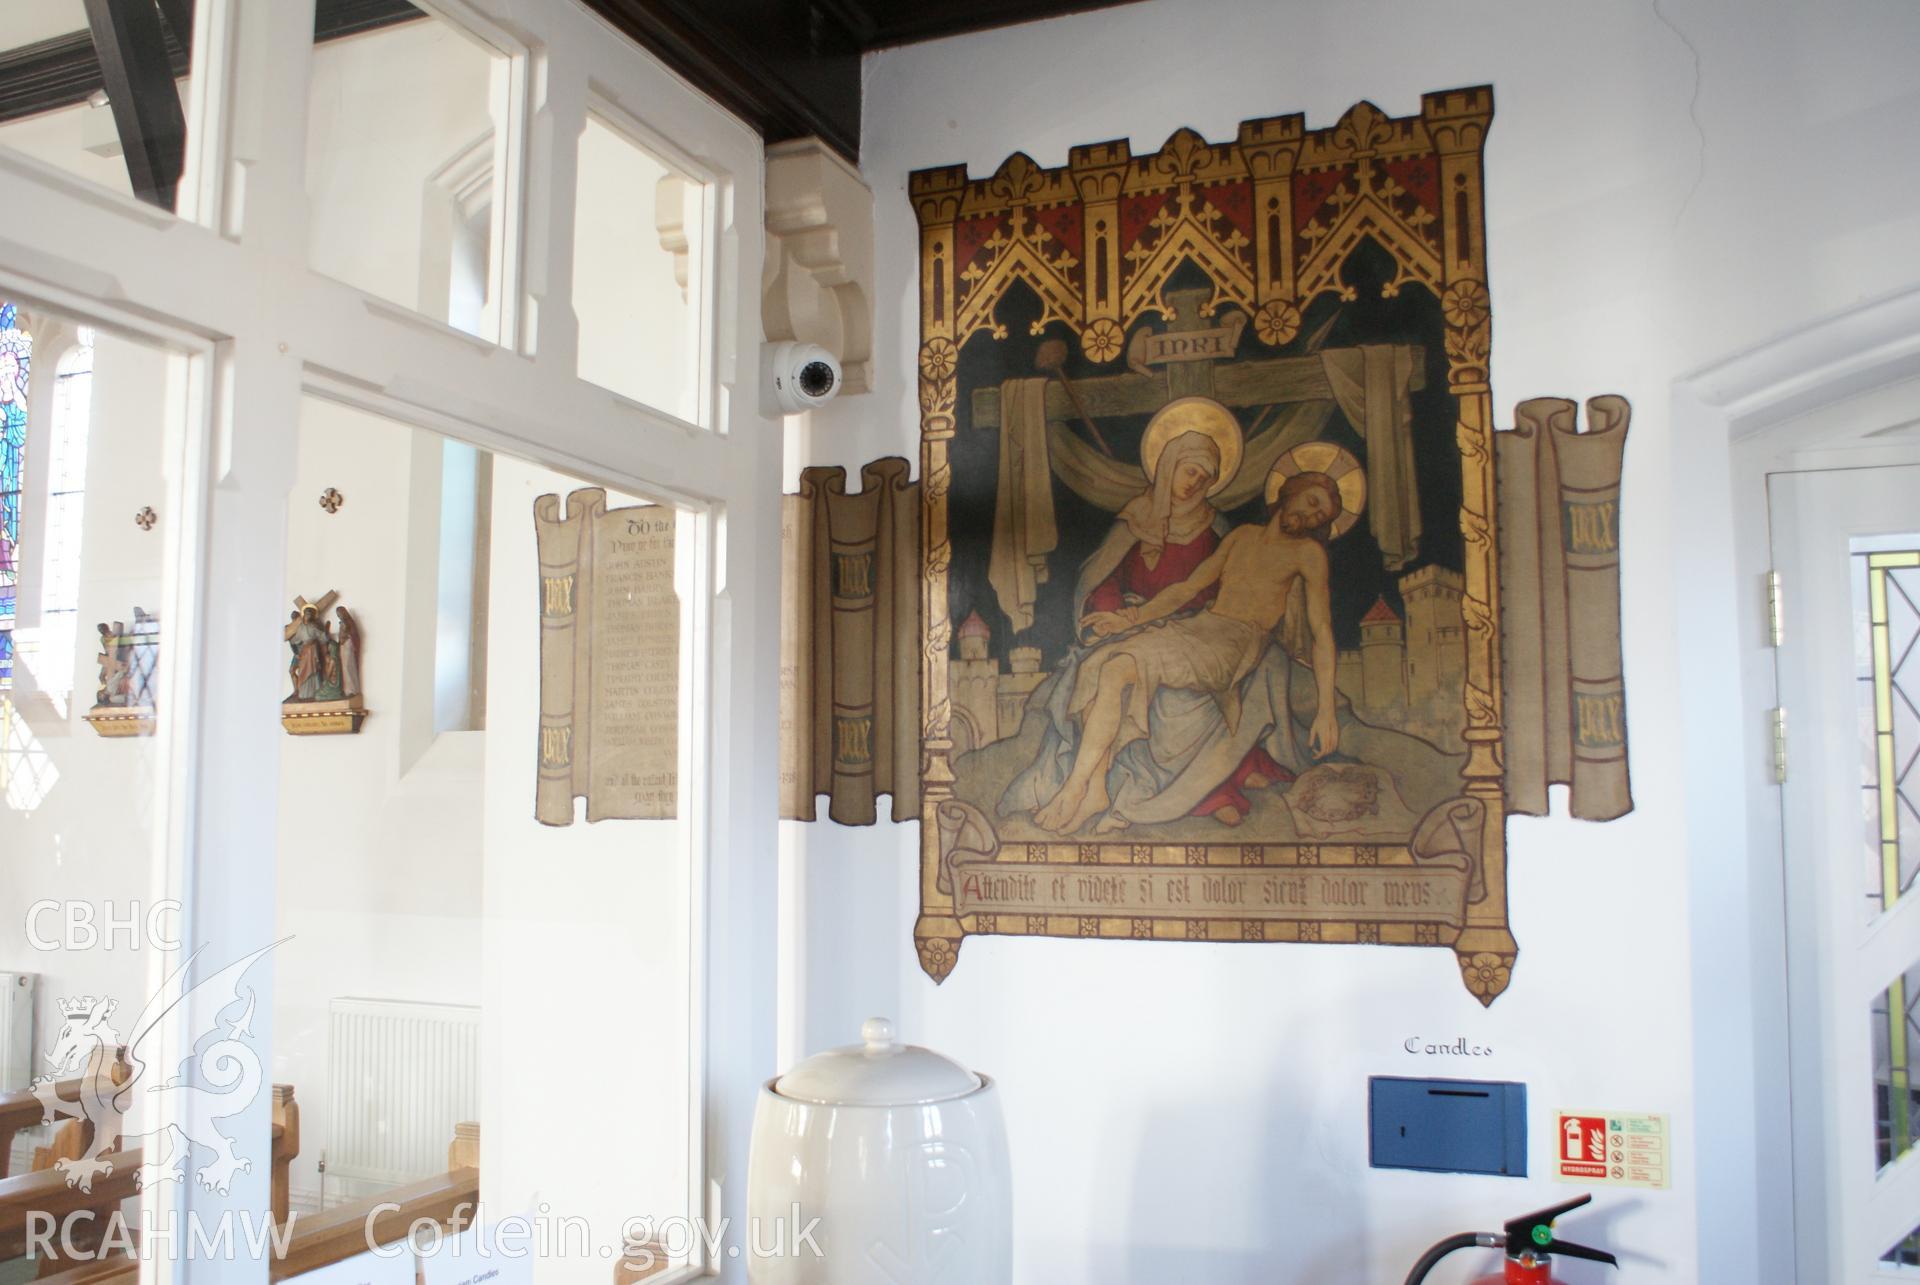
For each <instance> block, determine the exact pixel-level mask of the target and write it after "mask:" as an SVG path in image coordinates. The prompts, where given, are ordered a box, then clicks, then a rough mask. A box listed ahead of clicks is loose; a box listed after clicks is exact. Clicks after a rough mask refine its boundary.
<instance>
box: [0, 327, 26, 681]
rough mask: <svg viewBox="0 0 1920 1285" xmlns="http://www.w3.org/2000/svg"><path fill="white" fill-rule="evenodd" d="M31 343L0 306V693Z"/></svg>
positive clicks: (9, 638)
mask: <svg viewBox="0 0 1920 1285" xmlns="http://www.w3.org/2000/svg"><path fill="white" fill-rule="evenodd" d="M32 366H33V339H32V337H31V336H30V335H28V334H27V332H26V331H24V330H22V329H20V327H19V324H18V320H17V318H16V316H15V314H14V306H13V305H12V304H10V303H3V302H0V691H7V690H10V689H11V688H12V687H13V599H14V594H15V592H16V590H17V588H18V584H19V579H20V483H21V476H22V472H23V470H24V469H25V467H26V453H27V376H28V374H29V373H30V372H31V370H32Z"/></svg>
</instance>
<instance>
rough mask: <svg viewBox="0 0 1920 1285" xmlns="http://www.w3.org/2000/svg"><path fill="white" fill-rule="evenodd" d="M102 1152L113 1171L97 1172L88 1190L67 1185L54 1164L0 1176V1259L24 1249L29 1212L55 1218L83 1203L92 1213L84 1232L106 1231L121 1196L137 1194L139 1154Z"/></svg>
mask: <svg viewBox="0 0 1920 1285" xmlns="http://www.w3.org/2000/svg"><path fill="white" fill-rule="evenodd" d="M100 1158H101V1159H102V1160H106V1161H108V1162H110V1163H111V1164H112V1165H113V1172H112V1173H104V1174H99V1175H97V1176H95V1178H94V1180H93V1190H92V1191H82V1190H80V1189H79V1188H78V1187H69V1186H68V1185H67V1178H66V1175H65V1174H63V1173H61V1172H60V1171H59V1170H58V1169H42V1170H41V1171H40V1172H38V1173H24V1174H20V1175H19V1176H18V1177H14V1178H0V1261H5V1260H7V1259H12V1258H19V1257H20V1256H22V1255H23V1254H25V1253H26V1252H27V1235H28V1231H29V1219H30V1217H31V1216H32V1215H33V1214H47V1215H51V1216H52V1217H53V1218H54V1219H55V1220H59V1219H62V1218H65V1217H66V1216H67V1215H68V1214H72V1213H78V1212H79V1211H80V1210H83V1209H85V1210H91V1211H92V1212H93V1214H94V1219H93V1221H92V1222H91V1223H88V1224H87V1225H86V1227H85V1229H84V1230H85V1232H86V1233H88V1234H89V1235H91V1236H93V1237H98V1236H101V1235H104V1234H105V1233H106V1227H105V1226H104V1223H105V1220H106V1218H107V1216H108V1215H109V1214H110V1213H111V1212H112V1211H113V1210H114V1209H115V1208H117V1207H118V1206H119V1204H120V1202H121V1201H123V1200H125V1199H127V1198H128V1197H129V1196H133V1195H137V1194H139V1191H140V1161H141V1154H140V1152H139V1151H138V1150H134V1151H110V1152H108V1153H107V1154H105V1155H103V1156H102V1157H100ZM76 1238H77V1237H76ZM54 1248H55V1250H56V1251H57V1250H58V1248H59V1238H58V1235H57V1234H56V1236H55V1239H54Z"/></svg>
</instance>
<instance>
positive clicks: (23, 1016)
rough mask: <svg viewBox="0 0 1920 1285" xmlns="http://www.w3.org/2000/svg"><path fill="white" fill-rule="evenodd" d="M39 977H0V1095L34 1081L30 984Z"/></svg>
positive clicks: (27, 975)
mask: <svg viewBox="0 0 1920 1285" xmlns="http://www.w3.org/2000/svg"><path fill="white" fill-rule="evenodd" d="M38 976H39V974H38V973H0V1093H12V1092H14V1091H16V1090H18V1089H24V1088H26V1087H27V1085H28V1084H29V1083H30V1082H31V1081H32V1080H33V983H34V979H35V978H37V977H38Z"/></svg>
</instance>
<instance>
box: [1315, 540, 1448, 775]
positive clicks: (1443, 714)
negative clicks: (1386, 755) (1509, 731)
mask: <svg viewBox="0 0 1920 1285" xmlns="http://www.w3.org/2000/svg"><path fill="white" fill-rule="evenodd" d="M1464 591H1465V583H1464V582H1463V581H1462V579H1461V577H1460V574H1459V573H1458V572H1456V571H1449V570H1447V569H1446V568H1444V567H1422V568H1420V569H1419V570H1418V571H1414V572H1410V573H1409V574H1407V575H1405V576H1402V577H1401V578H1400V600H1401V602H1402V603H1404V604H1405V606H1406V612H1407V615H1406V619H1405V620H1402V619H1401V618H1400V616H1399V614H1398V613H1397V612H1395V611H1394V609H1393V608H1392V607H1391V606H1389V605H1388V604H1387V600H1386V599H1385V598H1380V599H1377V600H1376V601H1375V602H1374V604H1373V606H1372V607H1371V608H1369V609H1368V611H1367V614H1366V615H1364V616H1362V617H1360V647H1359V650H1358V651H1343V652H1341V653H1340V658H1339V668H1338V672H1337V674H1336V682H1337V684H1338V686H1339V688H1340V690H1341V691H1342V692H1344V693H1346V696H1347V699H1348V700H1350V701H1352V702H1353V705H1354V709H1355V711H1356V712H1357V713H1358V714H1359V715H1360V717H1361V718H1363V719H1365V720H1366V721H1367V722H1369V723H1372V724H1374V725H1375V726H1377V727H1391V728H1395V729H1397V730H1399V731H1403V732H1411V733H1413V734H1414V735H1416V736H1420V737H1423V738H1425V739H1427V740H1429V741H1432V742H1433V743H1434V744H1435V745H1438V746H1440V747H1441V748H1442V749H1447V750H1456V751H1457V750H1460V749H1462V748H1463V744H1462V741H1461V735H1460V734H1461V731H1462V729H1463V727H1464V725H1465V721H1466V715H1465V712H1464V707H1463V705H1462V703H1461V686H1460V685H1461V682H1462V680H1463V679H1464V677H1465V673H1466V660H1467V649H1466V621H1465V618H1464V617H1463V616H1462V614H1461V610H1460V599H1461V597H1462V595H1463V593H1464Z"/></svg>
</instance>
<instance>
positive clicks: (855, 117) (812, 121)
mask: <svg viewBox="0 0 1920 1285" xmlns="http://www.w3.org/2000/svg"><path fill="white" fill-rule="evenodd" d="M587 4H588V6H589V7H590V8H592V9H594V10H595V11H597V12H598V13H599V14H600V15H601V16H602V17H604V18H606V19H607V21H609V22H611V23H612V24H613V25H614V26H615V27H617V28H619V29H620V31H621V32H622V33H623V34H625V35H626V36H628V37H630V38H631V39H632V40H633V41H634V42H635V43H637V44H639V45H640V46H641V47H642V48H644V49H647V50H649V51H650V52H652V53H653V54H655V55H656V56H657V57H659V58H660V60H661V61H662V62H664V63H666V64H667V65H668V66H669V67H671V68H673V70H674V71H676V72H678V73H679V74H680V75H682V76H684V77H685V78H686V79H688V80H689V81H691V82H693V84H694V86H695V87H696V88H698V89H700V90H701V91H702V92H703V93H706V94H709V95H711V96H712V97H713V98H715V99H716V100H718V101H719V103H720V105H721V106H723V107H725V108H726V109H727V110H728V111H730V112H732V113H733V114H734V115H736V116H738V117H740V118H741V119H742V120H744V121H746V122H747V123H748V124H749V125H752V126H753V127H754V128H755V129H756V130H758V131H759V133H760V135H761V136H762V137H763V138H765V139H766V140H767V141H768V142H770V143H777V142H781V141H783V140H785V139H789V138H805V137H807V136H809V135H816V136H818V137H819V138H820V139H822V140H823V141H824V142H825V143H826V144H827V145H828V146H830V147H832V148H833V149H834V150H835V151H837V152H840V153H841V154H842V155H844V156H846V157H847V158H848V159H850V160H851V159H856V158H858V157H859V155H860V52H861V51H860V44H859V42H858V39H857V36H856V34H855V33H853V32H849V31H847V30H846V29H845V28H844V27H842V26H841V25H840V23H839V22H838V20H837V19H836V18H835V16H834V14H833V12H832V11H830V10H828V9H826V8H825V7H823V6H820V5H816V4H812V3H800V4H794V3H790V2H788V0H587Z"/></svg>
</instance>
